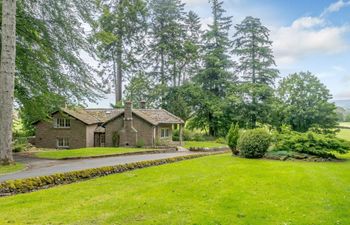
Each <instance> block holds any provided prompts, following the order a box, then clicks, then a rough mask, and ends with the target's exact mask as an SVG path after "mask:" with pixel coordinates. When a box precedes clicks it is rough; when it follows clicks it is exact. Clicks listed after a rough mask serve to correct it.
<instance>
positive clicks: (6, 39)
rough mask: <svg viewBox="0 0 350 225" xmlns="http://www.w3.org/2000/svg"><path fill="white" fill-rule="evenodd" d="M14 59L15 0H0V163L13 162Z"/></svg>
mask: <svg viewBox="0 0 350 225" xmlns="http://www.w3.org/2000/svg"><path fill="white" fill-rule="evenodd" d="M15 60H16V1H13V0H2V24H1V62H0V105H1V111H0V165H1V164H5V165H6V164H10V163H12V162H13V157H12V146H11V145H12V119H13V118H12V117H13V103H14V80H15V69H16V66H15Z"/></svg>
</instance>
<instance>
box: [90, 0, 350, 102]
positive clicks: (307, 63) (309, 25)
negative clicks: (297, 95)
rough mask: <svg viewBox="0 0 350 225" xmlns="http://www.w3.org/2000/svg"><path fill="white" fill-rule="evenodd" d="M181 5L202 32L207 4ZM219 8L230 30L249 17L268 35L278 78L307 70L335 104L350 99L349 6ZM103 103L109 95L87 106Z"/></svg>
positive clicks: (261, 1) (328, 1)
mask: <svg viewBox="0 0 350 225" xmlns="http://www.w3.org/2000/svg"><path fill="white" fill-rule="evenodd" d="M183 1H184V2H185V3H186V8H187V10H193V11H195V12H196V13H197V14H199V16H200V17H201V18H202V23H203V26H204V27H206V24H208V23H210V22H211V21H212V17H211V9H210V5H209V3H208V1H207V0H183ZM224 6H225V9H226V10H227V15H229V16H233V23H234V24H237V23H239V22H241V21H242V20H243V19H244V18H245V17H246V16H253V17H258V18H260V19H261V21H262V23H263V24H264V25H265V26H266V27H268V28H269V29H270V30H271V39H272V40H273V42H274V45H273V49H274V53H275V58H276V63H277V66H278V69H279V70H280V72H281V76H286V75H288V74H290V73H294V72H299V71H307V70H308V71H310V72H312V73H314V74H315V75H317V76H318V77H319V78H320V80H321V81H322V82H323V83H325V84H326V85H327V87H328V88H329V89H330V90H331V93H332V94H333V97H334V99H337V100H339V99H350V0H338V1H337V0H283V1H282V0H224ZM232 33H234V30H232ZM108 102H113V95H111V96H107V99H105V100H104V101H102V102H101V104H98V105H95V104H92V105H91V106H98V107H101V106H104V107H106V106H108Z"/></svg>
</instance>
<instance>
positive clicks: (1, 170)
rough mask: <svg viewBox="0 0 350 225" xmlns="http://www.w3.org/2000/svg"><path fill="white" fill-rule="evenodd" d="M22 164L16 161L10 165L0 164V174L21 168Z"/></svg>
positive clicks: (22, 167)
mask: <svg viewBox="0 0 350 225" xmlns="http://www.w3.org/2000/svg"><path fill="white" fill-rule="evenodd" d="M23 169H24V165H23V164H22V163H16V164H15V165H10V166H0V176H1V175H4V174H7V173H13V172H16V171H19V170H23Z"/></svg>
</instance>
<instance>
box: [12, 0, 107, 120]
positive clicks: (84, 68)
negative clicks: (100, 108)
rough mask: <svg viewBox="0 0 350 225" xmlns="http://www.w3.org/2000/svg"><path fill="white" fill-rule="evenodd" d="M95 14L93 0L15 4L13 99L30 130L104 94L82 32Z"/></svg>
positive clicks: (20, 1)
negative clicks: (54, 114) (54, 113)
mask: <svg viewBox="0 0 350 225" xmlns="http://www.w3.org/2000/svg"><path fill="white" fill-rule="evenodd" d="M94 14H95V1H92V0H89V1H87V0H74V1H66V0H38V1H32V0H17V26H16V30H17V43H16V45H17V47H16V48H17V49H16V50H17V54H16V77H15V101H16V106H17V107H18V109H19V110H20V114H21V117H22V118H23V119H24V123H25V125H26V126H30V125H31V123H32V122H33V121H36V120H39V119H43V118H46V117H47V116H48V114H49V113H50V112H52V111H53V110H56V109H57V108H59V107H62V106H64V105H65V104H68V105H77V104H83V103H84V102H85V101H86V100H88V101H96V99H97V98H98V97H101V96H102V93H103V92H102V85H101V82H100V79H99V77H98V76H97V73H96V70H95V69H94V68H92V67H91V66H90V64H89V61H88V60H86V59H87V58H90V57H94V55H95V48H94V46H93V45H91V44H90V43H89V42H88V35H87V34H86V32H87V29H85V28H84V27H88V26H89V25H90V24H91V25H93V24H94V20H93V19H92V17H93V15H94ZM83 24H84V26H83Z"/></svg>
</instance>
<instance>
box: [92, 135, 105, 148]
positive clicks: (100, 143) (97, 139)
mask: <svg viewBox="0 0 350 225" xmlns="http://www.w3.org/2000/svg"><path fill="white" fill-rule="evenodd" d="M94 146H95V147H104V146H105V134H104V133H95V135H94Z"/></svg>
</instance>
